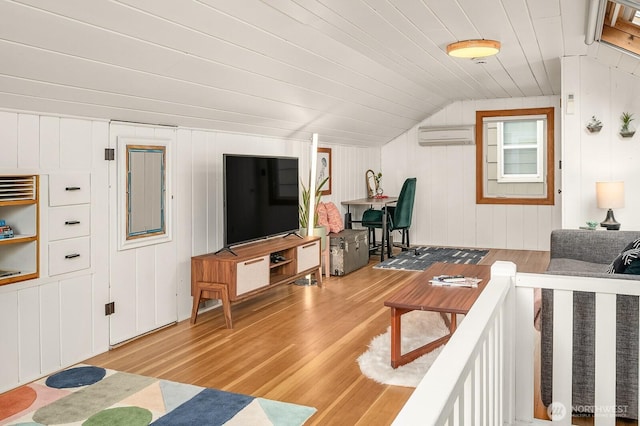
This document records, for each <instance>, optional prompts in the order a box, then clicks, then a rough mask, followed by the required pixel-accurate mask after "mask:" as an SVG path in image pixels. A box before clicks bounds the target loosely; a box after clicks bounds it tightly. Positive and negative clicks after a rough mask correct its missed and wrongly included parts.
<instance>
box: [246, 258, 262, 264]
mask: <svg viewBox="0 0 640 426" xmlns="http://www.w3.org/2000/svg"><path fill="white" fill-rule="evenodd" d="M258 262H264V258H263V257H261V258H260V259H255V260H249V261H247V262H244V264H245V265H253V264H254V263H258Z"/></svg>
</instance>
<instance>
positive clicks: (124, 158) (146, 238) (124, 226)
mask: <svg viewBox="0 0 640 426" xmlns="http://www.w3.org/2000/svg"><path fill="white" fill-rule="evenodd" d="M131 150H135V151H145V150H150V151H156V152H157V151H161V152H163V161H162V162H161V165H160V167H161V170H159V171H158V172H159V173H162V174H163V177H162V179H163V180H164V182H163V183H164V187H163V188H162V189H161V191H163V193H162V194H161V195H160V197H161V200H160V205H162V206H163V210H164V212H158V214H163V216H164V217H163V220H164V223H163V226H162V227H161V229H156V230H153V232H139V233H135V235H132V234H131V233H130V232H129V223H130V215H129V207H130V200H129V195H130V194H129V186H130V179H129V177H130V164H129V154H130V151H131ZM170 159H171V151H170V140H167V139H140V138H128V137H118V155H117V169H118V173H117V174H118V187H117V193H118V207H117V208H118V250H126V249H131V248H138V247H144V246H149V245H153V244H160V243H164V242H168V241H171V240H172V234H171V202H170V200H171V199H172V197H171V171H170V168H171V161H170Z"/></svg>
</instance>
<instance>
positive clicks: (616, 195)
mask: <svg viewBox="0 0 640 426" xmlns="http://www.w3.org/2000/svg"><path fill="white" fill-rule="evenodd" d="M596 200H597V203H598V208H601V209H607V217H606V218H605V219H604V221H602V222H600V226H602V227H604V228H607V229H608V230H609V231H617V230H618V229H620V224H619V223H618V222H616V218H615V217H613V209H617V208H621V207H624V182H596Z"/></svg>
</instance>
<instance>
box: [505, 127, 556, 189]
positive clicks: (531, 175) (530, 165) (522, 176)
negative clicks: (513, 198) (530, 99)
mask: <svg viewBox="0 0 640 426" xmlns="http://www.w3.org/2000/svg"><path fill="white" fill-rule="evenodd" d="M546 134H547V129H546V117H545V116H535V117H532V116H527V117H502V120H501V121H498V122H497V123H496V139H497V154H498V156H497V157H498V158H497V163H498V164H497V169H498V175H497V180H498V182H499V183H509V182H543V181H544V172H545V165H544V155H543V154H544V147H545V146H546V142H547V141H546Z"/></svg>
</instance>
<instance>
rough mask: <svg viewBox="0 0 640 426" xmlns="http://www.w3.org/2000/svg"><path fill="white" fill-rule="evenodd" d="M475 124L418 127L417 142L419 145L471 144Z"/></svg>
mask: <svg viewBox="0 0 640 426" xmlns="http://www.w3.org/2000/svg"><path fill="white" fill-rule="evenodd" d="M474 141H475V126H473V125H470V126H446V127H426V126H425V127H419V128H418V144H420V145H421V146H439V145H472V144H473V143H474Z"/></svg>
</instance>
